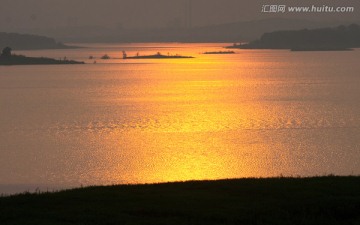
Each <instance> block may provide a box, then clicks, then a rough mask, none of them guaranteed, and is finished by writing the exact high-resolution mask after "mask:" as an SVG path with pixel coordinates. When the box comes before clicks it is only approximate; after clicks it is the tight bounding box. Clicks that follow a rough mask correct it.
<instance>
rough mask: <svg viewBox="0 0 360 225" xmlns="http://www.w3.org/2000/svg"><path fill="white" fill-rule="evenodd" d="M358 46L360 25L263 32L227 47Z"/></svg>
mask: <svg viewBox="0 0 360 225" xmlns="http://www.w3.org/2000/svg"><path fill="white" fill-rule="evenodd" d="M359 47H360V26H359V25H357V24H352V25H349V26H338V27H336V28H321V29H313V30H309V29H303V30H296V31H291V30H288V31H275V32H271V33H265V34H263V35H262V36H261V38H260V39H259V40H256V41H252V42H250V43H248V44H234V45H233V46H229V47H227V48H239V49H290V50H292V51H347V50H351V49H352V48H359Z"/></svg>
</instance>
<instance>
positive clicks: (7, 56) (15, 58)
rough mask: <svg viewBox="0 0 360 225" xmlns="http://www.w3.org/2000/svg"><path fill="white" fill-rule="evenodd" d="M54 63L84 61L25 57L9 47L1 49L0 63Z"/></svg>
mask: <svg viewBox="0 0 360 225" xmlns="http://www.w3.org/2000/svg"><path fill="white" fill-rule="evenodd" d="M56 64H84V62H78V61H74V60H68V59H66V58H64V59H61V60H57V59H51V58H45V57H40V58H36V57H26V56H23V55H14V54H12V53H11V48H9V47H6V48H4V49H3V50H2V53H1V55H0V65H7V66H11V65H56Z"/></svg>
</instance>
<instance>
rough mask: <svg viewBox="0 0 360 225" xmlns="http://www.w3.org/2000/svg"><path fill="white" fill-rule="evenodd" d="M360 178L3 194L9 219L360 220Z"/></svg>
mask: <svg viewBox="0 0 360 225" xmlns="http://www.w3.org/2000/svg"><path fill="white" fill-rule="evenodd" d="M359 212H360V177H317V178H271V179H239V180H221V181H201V182H200V181H199V182H196V181H194V182H184V183H168V184H154V185H135V186H126V185H123V186H109V187H89V188H82V189H75V190H69V191H63V192H58V193H44V194H22V195H17V196H10V197H2V198H0V223H1V224H2V225H7V224H26V225H30V224H36V225H41V224H46V225H52V224H106V225H110V224H175V225H176V224H184V225H185V224H187V225H188V224H204V225H211V224H239V225H240V224H244V225H246V224H259V225H260V224H276V225H281V224H292V225H294V224H306V225H309V224H317V225H318V224H326V225H331V224H350V225H351V224H360V213H359Z"/></svg>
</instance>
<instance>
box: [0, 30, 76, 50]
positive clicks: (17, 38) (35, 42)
mask: <svg viewBox="0 0 360 225" xmlns="http://www.w3.org/2000/svg"><path fill="white" fill-rule="evenodd" d="M6 46H11V47H12V48H13V49H14V50H37V49H71V48H78V47H76V46H68V45H65V44H63V43H61V42H57V41H55V39H53V38H49V37H45V36H38V35H30V34H17V33H4V32H0V49H3V48H5V47H6Z"/></svg>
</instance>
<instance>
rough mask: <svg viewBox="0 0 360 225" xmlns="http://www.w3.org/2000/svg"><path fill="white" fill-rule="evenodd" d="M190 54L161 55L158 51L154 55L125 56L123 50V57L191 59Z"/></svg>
mask: <svg viewBox="0 0 360 225" xmlns="http://www.w3.org/2000/svg"><path fill="white" fill-rule="evenodd" d="M191 58H194V57H192V56H182V55H163V54H161V53H160V52H158V53H156V54H154V55H139V54H137V55H136V56H127V54H126V52H125V51H123V59H191Z"/></svg>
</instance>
